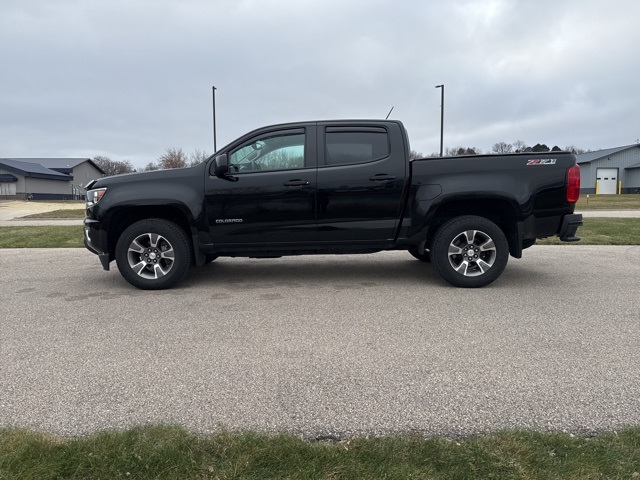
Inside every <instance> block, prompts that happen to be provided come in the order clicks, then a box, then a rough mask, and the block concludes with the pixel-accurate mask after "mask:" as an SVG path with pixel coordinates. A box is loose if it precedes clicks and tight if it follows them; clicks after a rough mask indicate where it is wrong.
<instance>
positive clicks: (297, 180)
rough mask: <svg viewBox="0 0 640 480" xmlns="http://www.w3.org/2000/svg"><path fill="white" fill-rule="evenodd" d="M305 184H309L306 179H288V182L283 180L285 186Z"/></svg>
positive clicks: (301, 185)
mask: <svg viewBox="0 0 640 480" xmlns="http://www.w3.org/2000/svg"><path fill="white" fill-rule="evenodd" d="M305 185H309V182H308V181H307V180H299V179H296V180H289V181H288V182H284V186H285V187H303V186H305Z"/></svg>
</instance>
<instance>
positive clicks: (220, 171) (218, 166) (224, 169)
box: [213, 153, 229, 177]
mask: <svg viewBox="0 0 640 480" xmlns="http://www.w3.org/2000/svg"><path fill="white" fill-rule="evenodd" d="M227 173H229V158H228V157H227V154H226V153H223V154H222V155H218V156H217V157H216V158H214V159H213V174H214V175H215V176H216V177H224V176H225V175H226V174H227Z"/></svg>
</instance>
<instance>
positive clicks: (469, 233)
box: [464, 230, 477, 245]
mask: <svg viewBox="0 0 640 480" xmlns="http://www.w3.org/2000/svg"><path fill="white" fill-rule="evenodd" d="M476 232H477V230H467V231H466V232H464V236H465V237H466V238H467V244H469V245H471V244H473V239H474V238H476Z"/></svg>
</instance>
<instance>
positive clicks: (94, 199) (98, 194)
mask: <svg viewBox="0 0 640 480" xmlns="http://www.w3.org/2000/svg"><path fill="white" fill-rule="evenodd" d="M105 193H107V189H106V188H96V189H95V190H89V191H88V192H87V208H88V207H93V206H94V205H95V204H96V203H98V202H99V201H100V199H101V198H102V197H104V194H105Z"/></svg>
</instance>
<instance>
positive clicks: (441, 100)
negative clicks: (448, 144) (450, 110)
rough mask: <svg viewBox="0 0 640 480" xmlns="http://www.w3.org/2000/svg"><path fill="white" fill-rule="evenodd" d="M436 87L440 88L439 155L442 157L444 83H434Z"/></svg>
mask: <svg viewBox="0 0 640 480" xmlns="http://www.w3.org/2000/svg"><path fill="white" fill-rule="evenodd" d="M436 88H441V89H442V90H441V92H440V93H441V95H440V156H441V157H442V153H443V148H442V147H443V146H444V84H442V85H436Z"/></svg>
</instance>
